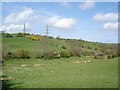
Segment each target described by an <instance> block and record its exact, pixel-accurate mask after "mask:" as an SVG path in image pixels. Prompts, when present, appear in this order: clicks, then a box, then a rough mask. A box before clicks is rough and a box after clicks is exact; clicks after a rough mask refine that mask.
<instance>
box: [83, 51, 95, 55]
mask: <svg viewBox="0 0 120 90" xmlns="http://www.w3.org/2000/svg"><path fill="white" fill-rule="evenodd" d="M81 55H83V56H93V55H94V52H93V51H81Z"/></svg>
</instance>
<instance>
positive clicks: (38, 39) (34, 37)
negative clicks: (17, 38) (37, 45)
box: [27, 35, 40, 41]
mask: <svg viewBox="0 0 120 90" xmlns="http://www.w3.org/2000/svg"><path fill="white" fill-rule="evenodd" d="M27 37H28V38H29V39H31V40H34V41H40V38H39V37H38V36H34V35H32V36H27Z"/></svg>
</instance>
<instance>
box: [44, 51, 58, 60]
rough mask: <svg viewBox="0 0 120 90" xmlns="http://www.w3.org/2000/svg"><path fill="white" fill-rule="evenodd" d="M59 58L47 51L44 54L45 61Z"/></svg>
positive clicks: (52, 52) (56, 53)
mask: <svg viewBox="0 0 120 90" xmlns="http://www.w3.org/2000/svg"><path fill="white" fill-rule="evenodd" d="M56 58H60V54H59V53H58V52H54V51H48V52H46V53H45V59H56Z"/></svg>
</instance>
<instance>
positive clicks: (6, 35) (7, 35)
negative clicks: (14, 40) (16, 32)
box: [5, 33, 13, 37]
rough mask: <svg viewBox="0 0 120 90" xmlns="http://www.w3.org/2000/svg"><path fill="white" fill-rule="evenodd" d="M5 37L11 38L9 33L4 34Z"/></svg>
mask: <svg viewBox="0 0 120 90" xmlns="http://www.w3.org/2000/svg"><path fill="white" fill-rule="evenodd" d="M5 37H13V35H11V34H9V33H6V34H5Z"/></svg>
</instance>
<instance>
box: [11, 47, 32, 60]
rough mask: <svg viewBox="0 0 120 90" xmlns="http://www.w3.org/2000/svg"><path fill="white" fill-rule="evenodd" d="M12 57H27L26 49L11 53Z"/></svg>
mask: <svg viewBox="0 0 120 90" xmlns="http://www.w3.org/2000/svg"><path fill="white" fill-rule="evenodd" d="M13 57H14V59H29V58H30V56H29V53H28V51H27V50H23V49H22V50H18V51H16V52H15V53H14V55H13Z"/></svg>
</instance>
